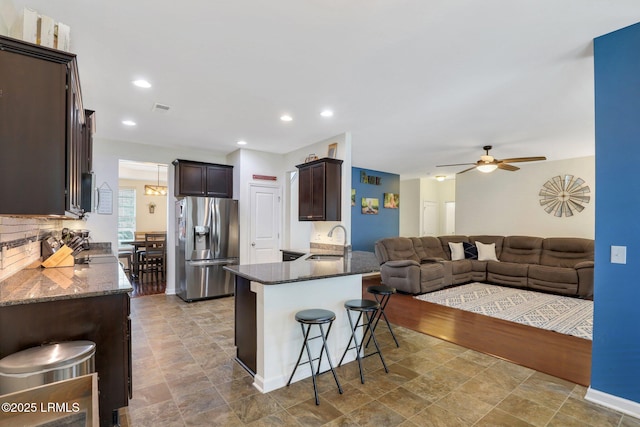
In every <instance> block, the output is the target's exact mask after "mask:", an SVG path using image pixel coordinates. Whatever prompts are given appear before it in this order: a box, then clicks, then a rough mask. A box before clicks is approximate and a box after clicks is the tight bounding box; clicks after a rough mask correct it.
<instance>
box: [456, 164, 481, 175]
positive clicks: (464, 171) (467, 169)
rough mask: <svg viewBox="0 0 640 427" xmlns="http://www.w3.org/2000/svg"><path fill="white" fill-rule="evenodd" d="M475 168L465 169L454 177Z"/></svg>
mask: <svg viewBox="0 0 640 427" xmlns="http://www.w3.org/2000/svg"><path fill="white" fill-rule="evenodd" d="M467 164H469V163H467ZM475 168H476V167H475V166H474V167H472V168H469V169H465V170H463V171H460V172H458V173H456V175H460V174H461V173H465V172H469V171H470V170H474V169H475Z"/></svg>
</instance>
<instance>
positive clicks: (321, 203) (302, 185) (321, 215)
mask: <svg viewBox="0 0 640 427" xmlns="http://www.w3.org/2000/svg"><path fill="white" fill-rule="evenodd" d="M296 167H297V168H298V170H299V177H298V219H299V220H300V221H340V220H341V207H342V160H337V159H331V158H325V159H320V160H314V161H312V162H308V163H304V164H301V165H297V166H296Z"/></svg>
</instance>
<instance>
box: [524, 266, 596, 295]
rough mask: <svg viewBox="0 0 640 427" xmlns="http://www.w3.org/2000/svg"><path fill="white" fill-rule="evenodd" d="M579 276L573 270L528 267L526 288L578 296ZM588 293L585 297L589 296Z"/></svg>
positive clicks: (587, 292)
mask: <svg viewBox="0 0 640 427" xmlns="http://www.w3.org/2000/svg"><path fill="white" fill-rule="evenodd" d="M579 282H580V281H579V276H578V272H577V271H576V270H575V269H574V268H563V267H550V266H548V265H532V266H530V267H529V278H528V281H527V286H528V287H529V288H531V289H536V290H541V291H550V292H555V293H560V294H564V295H571V296H578V289H579V285H578V284H579ZM589 293H590V291H589V290H587V291H585V295H580V296H587V297H588V296H590V295H589Z"/></svg>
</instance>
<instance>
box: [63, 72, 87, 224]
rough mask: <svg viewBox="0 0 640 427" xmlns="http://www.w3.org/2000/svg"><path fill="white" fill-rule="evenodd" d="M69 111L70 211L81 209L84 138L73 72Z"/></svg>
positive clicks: (77, 83) (68, 178) (68, 193)
mask: <svg viewBox="0 0 640 427" xmlns="http://www.w3.org/2000/svg"><path fill="white" fill-rule="evenodd" d="M68 78H69V93H68V96H69V113H68V116H67V117H68V120H69V122H68V124H67V126H68V129H69V132H70V133H69V139H68V140H67V203H66V209H67V210H68V211H70V212H75V213H80V212H81V211H82V208H81V206H80V205H81V204H82V200H81V191H82V170H81V168H82V163H83V161H82V152H83V139H84V132H83V129H82V128H83V126H84V110H83V109H82V100H81V99H80V87H79V82H78V80H77V77H76V76H75V75H74V73H69V76H68Z"/></svg>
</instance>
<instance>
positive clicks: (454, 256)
mask: <svg viewBox="0 0 640 427" xmlns="http://www.w3.org/2000/svg"><path fill="white" fill-rule="evenodd" d="M449 250H450V251H451V261H459V260H461V259H464V258H465V256H464V246H462V242H458V243H455V242H449Z"/></svg>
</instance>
